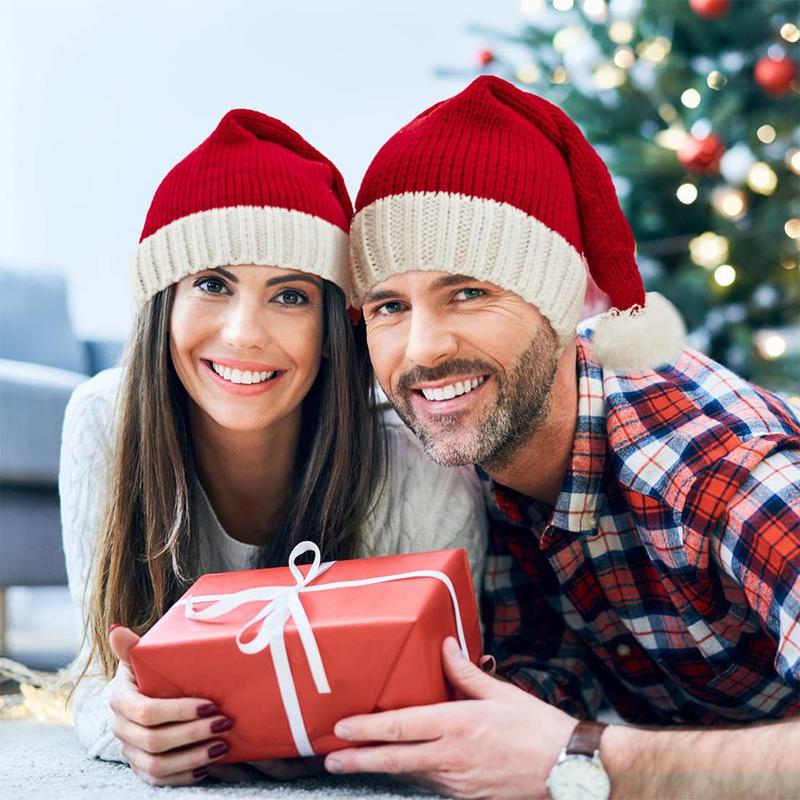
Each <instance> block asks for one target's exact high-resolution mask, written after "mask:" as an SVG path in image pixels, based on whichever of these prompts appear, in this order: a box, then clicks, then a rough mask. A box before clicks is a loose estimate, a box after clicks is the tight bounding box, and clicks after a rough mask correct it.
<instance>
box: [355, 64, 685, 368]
mask: <svg viewBox="0 0 800 800" xmlns="http://www.w3.org/2000/svg"><path fill="white" fill-rule="evenodd" d="M350 244H351V265H350V271H351V280H352V284H353V292H354V297H353V302H354V305H356V306H358V305H360V303H361V298H362V297H363V296H364V294H365V293H366V292H367V291H368V290H369V289H370V288H371V287H372V286H374V285H375V284H377V283H380V282H381V281H383V280H386V278H388V277H389V276H390V275H393V274H398V273H402V272H407V271H410V270H432V271H447V272H452V273H457V274H463V275H469V276H472V277H475V278H477V279H479V280H485V281H489V282H491V283H495V284H497V285H498V286H502V287H503V288H505V289H509V290H511V291H513V292H516V293H517V294H519V295H520V296H521V297H522V298H523V299H525V300H527V301H528V302H529V303H531V304H532V305H535V306H536V307H537V308H538V309H539V311H540V312H541V314H542V315H543V316H544V317H546V318H547V320H548V321H549V323H550V325H551V327H552V328H553V330H554V331H555V333H556V335H557V336H558V338H559V341H560V343H561V345H562V346H564V345H566V344H567V343H568V342H569V341H570V340H571V339H572V338H574V336H575V331H576V326H577V323H578V320H579V318H580V312H581V309H582V306H583V300H584V294H585V289H586V269H588V270H589V272H590V273H591V275H592V277H593V278H594V280H595V282H596V283H597V285H598V286H599V287H600V289H602V290H603V291H604V292H605V293H606V294H607V295H608V296H609V298H610V300H611V304H612V306H613V308H612V309H611V311H609V312H608V313H607V314H606V315H604V316H603V317H601V318H600V319H599V321H598V323H597V329H596V332H595V338H594V342H593V349H594V352H595V354H596V356H597V358H598V360H599V361H600V363H601V364H602V365H603V366H604V367H606V368H608V369H616V370H620V371H626V370H636V371H639V370H641V369H646V368H650V367H656V366H659V365H661V364H663V363H666V362H669V361H671V360H673V359H674V357H675V356H676V355H677V354H678V352H679V351H680V349H681V347H682V344H683V339H684V335H685V334H684V330H683V323H682V322H681V320H680V317H679V315H678V312H677V311H676V310H675V309H674V308H673V307H672V306H670V305H669V303H668V302H667V301H666V300H665V299H664V298H663V297H660V296H659V295H648V296H647V298H645V292H644V286H643V284H642V279H641V276H640V275H639V270H638V268H637V266H636V261H635V256H634V250H635V242H634V239H633V234H632V232H631V230H630V226H629V225H628V222H627V220H626V219H625V216H624V214H623V213H622V209H621V208H620V205H619V201H618V200H617V195H616V191H615V189H614V185H613V183H612V181H611V176H610V175H609V173H608V169H607V167H606V166H605V164H604V163H603V161H602V160H601V159H600V157H599V156H598V154H597V152H596V151H595V150H594V148H592V146H591V145H590V144H589V143H588V142H587V141H586V138H585V137H584V136H583V134H582V133H581V131H580V129H579V128H578V126H577V125H575V123H574V122H573V121H572V120H571V119H570V118H569V117H568V116H567V115H566V114H564V112H563V111H561V109H559V108H558V107H557V106H555V105H553V104H552V103H549V102H547V101H546V100H544V99H543V98H541V97H538V96H536V95H534V94H531V93H529V92H523V91H521V90H520V89H517V88H516V87H515V86H513V85H512V84H510V83H508V82H507V81H504V80H502V79H501V78H497V77H495V76H482V77H480V78H477V79H476V80H474V81H473V82H472V83H471V84H470V85H469V86H468V87H467V88H466V89H464V90H463V91H462V92H460V93H459V94H457V95H455V96H454V97H451V98H450V99H448V100H445V101H443V102H440V103H437V104H436V105H434V106H432V107H431V108H429V109H428V110H427V111H424V112H423V113H422V114H420V115H419V116H418V117H416V119H414V120H412V121H411V122H410V123H409V124H408V125H406V126H405V127H404V128H402V129H401V130H400V131H398V132H397V133H396V134H395V135H394V136H392V137H391V138H390V139H389V140H388V141H387V142H386V144H384V146H383V147H382V148H381V149H380V151H379V152H378V153H377V155H376V156H375V158H374V159H373V161H372V163H371V164H370V166H369V167H368V169H367V172H366V174H365V176H364V180H363V182H362V185H361V189H360V191H359V193H358V197H357V199H356V214H355V217H354V219H353V226H352V229H351V239H350ZM654 298H656V299H654ZM598 332H599V338H598Z"/></svg>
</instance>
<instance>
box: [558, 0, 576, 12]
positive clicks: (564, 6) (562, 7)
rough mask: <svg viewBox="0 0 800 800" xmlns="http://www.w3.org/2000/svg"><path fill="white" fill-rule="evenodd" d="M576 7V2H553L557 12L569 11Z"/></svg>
mask: <svg viewBox="0 0 800 800" xmlns="http://www.w3.org/2000/svg"><path fill="white" fill-rule="evenodd" d="M574 5H575V0H553V8H554V9H555V10H556V11H569V10H570V9H571V8H572V6H574Z"/></svg>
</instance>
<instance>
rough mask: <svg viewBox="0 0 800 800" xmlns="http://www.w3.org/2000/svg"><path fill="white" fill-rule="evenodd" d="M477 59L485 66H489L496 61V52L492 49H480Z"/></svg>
mask: <svg viewBox="0 0 800 800" xmlns="http://www.w3.org/2000/svg"><path fill="white" fill-rule="evenodd" d="M477 59H478V61H479V63H481V64H483V66H484V67H485V66H488V65H489V64H491V63H492V61H494V53H493V52H492V51H491V50H486V49H484V50H478V53H477Z"/></svg>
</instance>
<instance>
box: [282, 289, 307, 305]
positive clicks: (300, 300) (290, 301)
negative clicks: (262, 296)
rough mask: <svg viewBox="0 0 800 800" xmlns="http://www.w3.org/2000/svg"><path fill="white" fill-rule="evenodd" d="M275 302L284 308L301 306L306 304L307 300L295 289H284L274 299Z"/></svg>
mask: <svg viewBox="0 0 800 800" xmlns="http://www.w3.org/2000/svg"><path fill="white" fill-rule="evenodd" d="M275 302H277V303H280V304H281V305H284V306H303V305H305V304H306V303H308V298H307V297H306V296H305V295H304V294H303V293H302V292H298V291H297V290H296V289H284V291H282V292H281V293H280V294H279V295H278V296H277V297H276V298H275Z"/></svg>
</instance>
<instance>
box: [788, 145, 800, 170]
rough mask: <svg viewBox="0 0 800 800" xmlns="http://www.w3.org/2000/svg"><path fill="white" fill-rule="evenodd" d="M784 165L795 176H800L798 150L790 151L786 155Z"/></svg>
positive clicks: (799, 151) (799, 152) (799, 155)
mask: <svg viewBox="0 0 800 800" xmlns="http://www.w3.org/2000/svg"><path fill="white" fill-rule="evenodd" d="M786 163H787V164H788V165H789V169H790V170H791V171H792V172H794V173H795V175H800V150H790V151H789V152H788V153H787V154H786Z"/></svg>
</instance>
